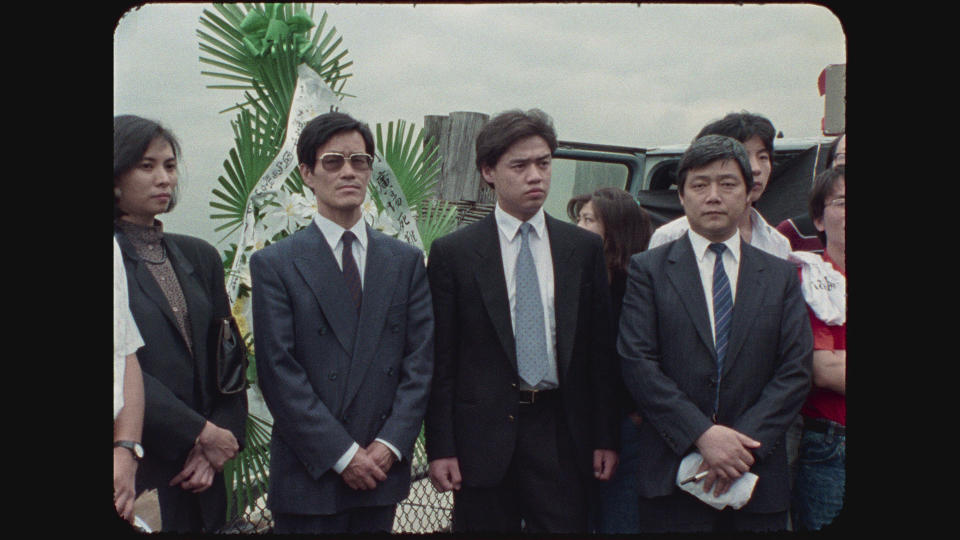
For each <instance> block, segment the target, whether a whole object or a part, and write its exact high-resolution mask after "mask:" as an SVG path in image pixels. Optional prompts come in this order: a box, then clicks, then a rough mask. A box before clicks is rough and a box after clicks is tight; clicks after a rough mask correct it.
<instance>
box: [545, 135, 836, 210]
mask: <svg viewBox="0 0 960 540" xmlns="http://www.w3.org/2000/svg"><path fill="white" fill-rule="evenodd" d="M831 142H833V138H828V137H810V138H794V139H786V138H778V139H774V142H773V149H774V152H773V171H772V173H771V175H770V182H769V183H768V185H767V189H766V191H765V192H764V194H763V196H762V197H761V198H760V200H759V201H757V202H756V203H755V205H754V206H755V207H756V208H757V210H758V211H759V212H760V213H761V214H762V215H763V217H764V218H765V219H766V220H767V222H768V223H770V224H772V225H776V224H778V223H780V222H781V221H783V220H784V219H786V218H790V217H793V216H796V215H800V214H803V213H805V212H806V211H807V193H808V192H809V190H810V187H811V186H812V185H813V179H814V177H815V176H816V174H817V173H819V172H820V171H822V170H823V169H824V168H825V167H826V160H827V151H828V149H829V146H830V143H831ZM686 149H687V145H686V144H677V145H669V146H658V147H651V148H636V147H628V146H614V145H603V144H592V143H582V142H572V141H559V147H558V148H557V151H556V152H555V153H554V160H553V175H552V180H551V186H550V196H549V197H548V200H547V202H546V204H545V209H546V211H547V212H548V213H549V214H551V215H552V216H554V217H559V218H561V219H562V218H563V217H565V216H566V204H567V201H569V200H570V198H571V197H573V196H574V195H579V194H582V193H590V192H592V191H593V190H595V189H597V188H601V187H619V188H622V189H624V190H626V191H628V192H630V193H631V194H632V195H633V196H634V197H635V198H636V199H637V201H638V202H639V203H640V205H641V206H643V207H644V209H645V210H646V211H647V212H648V213H649V214H650V217H651V219H652V221H653V224H654V226H655V227H657V226H660V225H662V224H663V223H666V222H667V221H670V220H672V219H674V218H676V217H679V216H681V215H683V208H682V207H681V206H680V200H679V198H678V197H677V177H676V171H677V163H678V162H679V161H680V156H681V155H683V152H684V151H685V150H686Z"/></svg>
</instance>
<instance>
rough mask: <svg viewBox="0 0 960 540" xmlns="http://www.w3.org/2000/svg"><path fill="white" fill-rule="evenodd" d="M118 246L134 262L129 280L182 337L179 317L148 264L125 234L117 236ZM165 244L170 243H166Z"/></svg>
mask: <svg viewBox="0 0 960 540" xmlns="http://www.w3.org/2000/svg"><path fill="white" fill-rule="evenodd" d="M117 244H118V245H119V246H120V249H121V250H122V251H123V254H124V256H126V257H127V258H129V259H130V260H131V261H133V265H134V271H133V272H129V273H128V275H127V279H128V280H129V279H131V278H132V280H133V281H134V282H136V284H137V286H138V287H140V290H142V291H143V293H144V294H145V295H146V297H147V298H149V299H150V301H151V302H153V303H154V304H156V306H157V307H158V308H159V309H160V312H161V313H163V316H164V317H166V319H167V322H169V323H170V324H171V325H173V328H174V329H175V330H176V332H175V334H176V335H177V336H181V334H180V330H179V329H180V325H179V324H177V317H176V316H175V315H174V314H173V310H172V309H171V308H170V302H168V301H167V297H166V295H164V294H163V290H161V289H160V285H158V284H157V280H156V279H154V277H153V274H152V273H150V269H149V268H148V267H147V264H146V263H145V262H143V260H141V259H140V256H139V255H137V251H136V249H134V247H133V245H132V244H130V241H129V240H128V239H127V237H126V236H124V235H123V234H118V235H117ZM165 244H168V243H167V242H165ZM178 277H179V276H178ZM181 339H182V337H181Z"/></svg>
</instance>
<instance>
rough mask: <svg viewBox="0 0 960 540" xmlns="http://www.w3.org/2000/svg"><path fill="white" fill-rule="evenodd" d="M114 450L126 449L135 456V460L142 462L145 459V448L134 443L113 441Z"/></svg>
mask: <svg viewBox="0 0 960 540" xmlns="http://www.w3.org/2000/svg"><path fill="white" fill-rule="evenodd" d="M113 447H114V448H126V449H127V450H130V453H131V454H133V458H134V459H136V460H137V461H140V459H141V458H143V446H142V445H141V444H140V443H138V442H134V441H113Z"/></svg>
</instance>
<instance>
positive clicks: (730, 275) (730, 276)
mask: <svg viewBox="0 0 960 540" xmlns="http://www.w3.org/2000/svg"><path fill="white" fill-rule="evenodd" d="M687 234H688V235H689V237H690V243H691V244H692V245H693V255H694V257H696V261H697V270H698V271H699V272H700V283H701V284H702V285H703V295H704V298H705V300H706V301H707V314H708V315H709V317H710V327H711V328H714V329H715V325H714V317H713V265H714V262H715V261H716V255H715V254H714V253H713V251H711V250H710V249H709V248H710V244H712V243H713V242H711V241H710V240H708V239H706V238H704V237H703V236H701V235H700V234H697V233H696V232H694V231H693V229H690V230H689V231H687ZM723 245H725V246H727V249H726V250H724V252H723V254H724V256H723V259H722V260H723V271H724V272H726V273H727V281H729V282H730V296H731V297H732V298H733V303H734V306H736V303H737V276H738V274H739V271H740V232H739V230H738V231H737V232H736V233H735V234H734V235H733V236H731V237H730V238H727V239H726V240H724V241H723ZM714 339H716V336H714Z"/></svg>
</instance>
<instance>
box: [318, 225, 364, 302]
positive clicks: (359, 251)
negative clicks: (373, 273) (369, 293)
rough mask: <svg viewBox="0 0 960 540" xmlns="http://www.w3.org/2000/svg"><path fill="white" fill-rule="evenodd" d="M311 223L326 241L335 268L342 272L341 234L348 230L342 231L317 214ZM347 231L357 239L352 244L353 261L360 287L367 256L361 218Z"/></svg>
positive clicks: (338, 226) (341, 228)
mask: <svg viewBox="0 0 960 540" xmlns="http://www.w3.org/2000/svg"><path fill="white" fill-rule="evenodd" d="M313 223H314V225H316V226H317V229H319V230H320V234H322V235H323V238H324V240H326V241H327V244H328V245H329V246H330V250H331V251H333V258H334V259H336V260H337V266H339V267H340V269H341V270H343V256H342V253H343V238H342V237H343V232H344V231H346V230H348V229H344V228H343V227H341V226H340V225H338V224H337V223H334V222H333V221H331V220H329V219H327V218H325V217H324V216H322V215H320V214H319V213H317V214H314V216H313ZM349 230H350V231H351V232H353V234H354V235H355V236H356V237H357V241H356V242H354V243H353V259H354V261H356V263H357V270H359V271H360V285H361V286H363V276H364V269H365V266H366V264H365V263H366V255H367V224H366V222H365V221H364V220H363V218H360V219H359V220H357V222H356V223H354V224H353V227H350V229H349Z"/></svg>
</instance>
